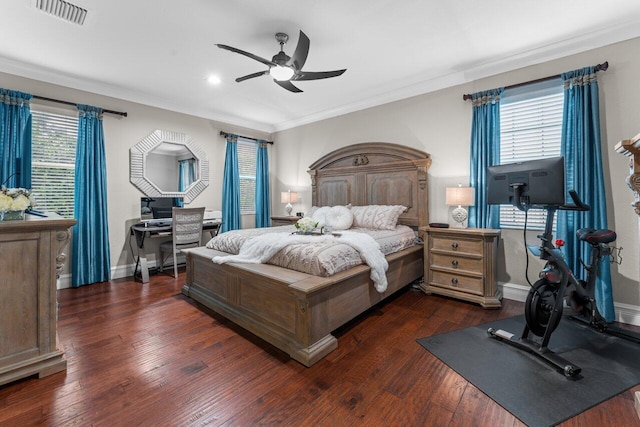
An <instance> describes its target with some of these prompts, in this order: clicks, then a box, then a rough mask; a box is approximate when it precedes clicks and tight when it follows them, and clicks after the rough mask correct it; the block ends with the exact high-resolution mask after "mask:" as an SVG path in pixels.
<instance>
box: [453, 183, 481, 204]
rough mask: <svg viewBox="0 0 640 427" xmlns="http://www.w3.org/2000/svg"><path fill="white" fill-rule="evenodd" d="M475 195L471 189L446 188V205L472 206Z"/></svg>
mask: <svg viewBox="0 0 640 427" xmlns="http://www.w3.org/2000/svg"><path fill="white" fill-rule="evenodd" d="M475 193H476V192H475V190H474V188H473V187H451V188H447V196H446V203H447V205H449V206H473V205H474V198H475Z"/></svg>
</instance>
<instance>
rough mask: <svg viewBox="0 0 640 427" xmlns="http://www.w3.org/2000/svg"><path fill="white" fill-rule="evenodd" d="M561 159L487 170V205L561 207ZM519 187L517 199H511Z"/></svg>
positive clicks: (562, 168)
mask: <svg viewBox="0 0 640 427" xmlns="http://www.w3.org/2000/svg"><path fill="white" fill-rule="evenodd" d="M564 185H565V180H564V157H549V158H544V159H537V160H529V161H524V162H517V163H508V164H504V165H496V166H489V168H487V203H489V204H493V205H506V204H510V205H514V206H518V205H520V206H525V205H526V206H533V207H536V206H537V207H542V206H549V205H558V206H560V205H563V204H565V194H564ZM516 187H519V191H520V200H515V191H516Z"/></svg>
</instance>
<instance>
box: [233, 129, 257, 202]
mask: <svg viewBox="0 0 640 427" xmlns="http://www.w3.org/2000/svg"><path fill="white" fill-rule="evenodd" d="M257 158H258V145H257V144H256V143H254V142H253V141H245V140H243V139H241V138H238V172H239V173H240V212H242V213H255V211H256V163H257Z"/></svg>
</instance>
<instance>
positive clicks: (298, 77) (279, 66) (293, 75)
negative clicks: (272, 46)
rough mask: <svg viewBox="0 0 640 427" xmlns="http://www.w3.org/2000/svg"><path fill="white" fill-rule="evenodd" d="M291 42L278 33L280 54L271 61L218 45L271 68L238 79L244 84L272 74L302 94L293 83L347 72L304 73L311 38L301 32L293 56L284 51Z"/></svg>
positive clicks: (286, 36) (285, 85)
mask: <svg viewBox="0 0 640 427" xmlns="http://www.w3.org/2000/svg"><path fill="white" fill-rule="evenodd" d="M288 40H289V36H288V35H287V34H285V33H276V41H277V42H278V43H280V52H278V53H277V54H275V55H274V56H273V58H272V59H271V60H268V59H265V58H261V57H259V56H257V55H254V54H252V53H249V52H245V51H244V50H240V49H236V48H235V47H231V46H227V45H224V44H216V46H218V47H219V48H220V49H226V50H229V51H231V52H235V53H239V54H240V55H244V56H247V57H249V58H251V59H255V60H256V61H258V62H262V63H263V64H265V65H267V66H268V67H269V69H268V70H265V71H258V72H257V73H253V74H249V75H246V76H243V77H238V78H237V79H236V81H237V82H238V83H239V82H243V81H245V80H249V79H252V78H254V77H260V76H264V75H267V74H270V75H271V77H273V80H274V81H275V82H276V83H277V84H278V85H280V86H281V87H283V88H285V89H287V90H289V91H291V92H302V90H300V89H298V88H297V87H296V86H294V85H293V83H291V82H292V81H303V80H319V79H328V78H329V77H337V76H339V75H342V73H344V72H345V71H347V70H346V68H345V69H344V70H335V71H304V70H303V69H302V67H303V66H304V63H305V61H306V60H307V55H308V54H309V37H307V35H306V34H305V33H303V32H302V30H301V31H300V37H299V38H298V45H297V46H296V50H295V51H294V52H293V56H289V55H287V54H286V53H284V51H283V47H284V45H285V43H286V42H287V41H288Z"/></svg>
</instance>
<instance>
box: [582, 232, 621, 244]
mask: <svg viewBox="0 0 640 427" xmlns="http://www.w3.org/2000/svg"><path fill="white" fill-rule="evenodd" d="M576 235H577V236H578V239H580V240H582V241H583V242H587V243H591V244H594V243H595V244H597V243H611V242H613V241H614V240H616V238H617V237H618V236H617V235H616V232H615V231H613V230H596V229H593V228H581V229H580V230H578V231H576Z"/></svg>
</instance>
